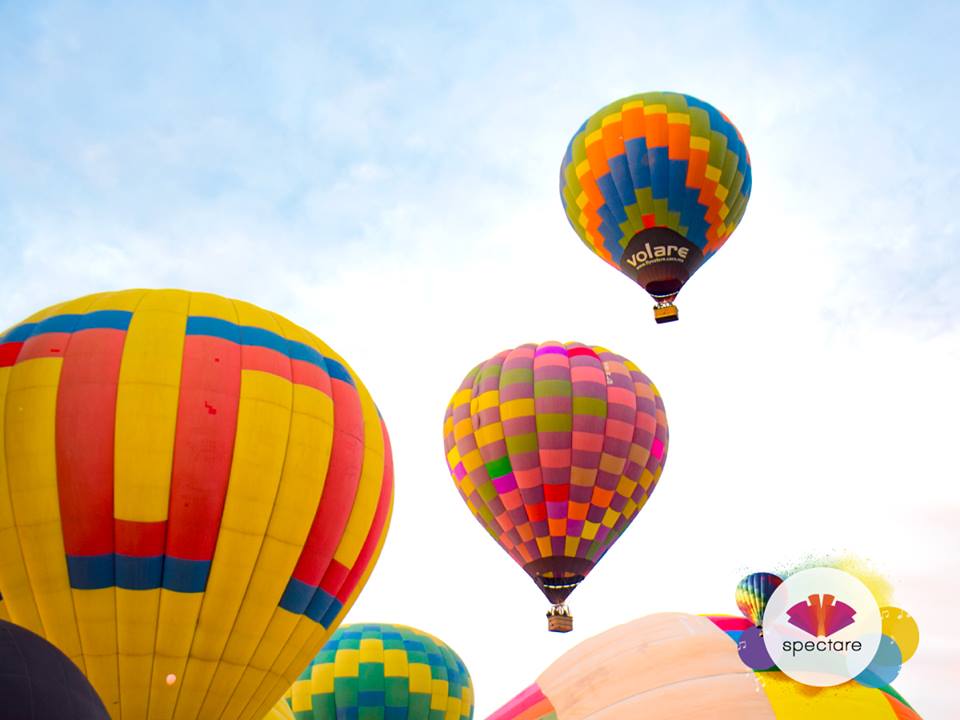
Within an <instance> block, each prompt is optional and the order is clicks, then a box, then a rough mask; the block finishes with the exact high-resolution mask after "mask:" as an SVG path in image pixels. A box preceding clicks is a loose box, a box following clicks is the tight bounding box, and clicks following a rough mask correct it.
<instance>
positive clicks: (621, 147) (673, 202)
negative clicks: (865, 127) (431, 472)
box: [560, 92, 752, 323]
mask: <svg viewBox="0 0 960 720" xmlns="http://www.w3.org/2000/svg"><path fill="white" fill-rule="evenodd" d="M751 182H752V181H751V171H750V155H749V154H748V153H747V148H746V145H744V143H743V138H742V137H741V136H740V133H739V132H738V131H737V129H736V128H735V127H734V126H733V123H731V122H730V120H729V119H728V118H727V116H726V115H724V114H723V113H721V112H720V111H719V110H717V109H716V108H715V107H713V106H712V105H710V104H708V103H705V102H703V101H702V100H698V99H697V98H695V97H691V96H690V95H681V94H680V93H673V92H650V93H641V94H639V95H631V96H629V97H625V98H621V99H620V100H617V101H616V102H614V103H611V104H610V105H607V106H606V107H604V108H602V109H601V110H599V111H597V112H596V113H594V114H593V115H591V116H590V117H589V118H588V119H587V121H586V122H585V123H584V124H583V125H582V126H581V127H580V129H579V130H578V131H577V132H576V134H575V135H574V136H573V139H572V140H571V141H570V144H569V146H568V147H567V152H566V154H565V155H564V158H563V163H562V164H561V167H560V197H561V199H562V201H563V206H564V209H565V211H566V214H567V218H568V219H569V221H570V224H571V225H572V226H573V229H574V230H575V231H576V232H577V235H579V236H580V239H581V240H583V242H584V244H586V246H587V247H588V248H590V250H591V251H592V252H594V253H595V254H596V255H599V256H600V257H601V258H603V260H605V261H606V262H607V263H609V264H610V265H612V266H613V267H615V268H617V269H618V270H620V271H621V272H622V273H624V274H625V275H626V276H627V277H629V278H630V279H631V280H633V281H635V282H636V283H637V284H639V285H640V286H641V287H643V288H644V290H646V291H647V292H648V293H649V294H650V295H651V297H653V299H654V300H655V301H656V303H657V304H656V306H655V307H654V317H655V318H656V320H657V322H658V323H664V322H670V321H672V320H676V319H677V318H678V315H677V309H676V307H675V306H674V305H673V301H674V300H675V299H676V297H677V293H679V292H680V289H681V288H682V287H683V285H684V283H686V282H687V280H689V279H690V277H691V276H692V275H693V273H695V272H696V271H697V269H698V268H699V267H700V266H701V265H703V263H705V262H706V261H707V260H708V259H709V258H710V257H712V256H713V254H714V253H715V252H716V251H717V250H719V249H720V247H721V246H722V245H723V244H724V243H725V242H726V241H727V239H728V238H729V237H730V235H731V233H733V231H734V230H735V229H736V227H737V225H738V224H739V222H740V220H741V218H742V217H743V213H744V210H745V209H746V207H747V201H748V200H749V198H750V189H751Z"/></svg>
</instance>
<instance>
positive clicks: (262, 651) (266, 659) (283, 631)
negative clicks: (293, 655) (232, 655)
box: [250, 607, 303, 669]
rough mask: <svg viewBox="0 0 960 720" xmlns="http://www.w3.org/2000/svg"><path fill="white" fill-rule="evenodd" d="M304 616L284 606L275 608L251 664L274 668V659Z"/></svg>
mask: <svg viewBox="0 0 960 720" xmlns="http://www.w3.org/2000/svg"><path fill="white" fill-rule="evenodd" d="M302 617H303V616H302V615H294V614H293V613H292V612H290V611H289V610H284V609H283V608H282V607H276V608H274V609H273V617H272V618H270V623H269V624H268V625H267V629H266V631H265V632H264V634H263V637H262V638H260V643H259V645H257V650H256V652H254V654H253V657H252V658H251V659H250V664H251V665H254V666H256V667H258V668H264V669H266V668H272V667H273V666H274V661H275V660H276V659H277V656H279V655H280V652H281V651H282V650H283V647H284V646H285V645H287V644H288V642H289V640H290V636H291V635H292V633H293V632H294V629H295V628H296V627H297V624H298V623H299V622H300V619H301V618H302Z"/></svg>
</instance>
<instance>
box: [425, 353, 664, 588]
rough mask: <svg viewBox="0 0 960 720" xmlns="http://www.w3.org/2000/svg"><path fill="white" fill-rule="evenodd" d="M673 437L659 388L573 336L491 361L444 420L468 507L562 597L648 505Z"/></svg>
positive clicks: (466, 383)
mask: <svg viewBox="0 0 960 720" xmlns="http://www.w3.org/2000/svg"><path fill="white" fill-rule="evenodd" d="M667 435H668V433H667V419H666V414H665V412H664V408H663V401H662V400H661V398H660V393H659V392H657V388H656V387H655V386H654V385H653V383H652V382H650V379H649V378H648V377H647V376H646V375H644V374H643V373H642V372H641V371H640V369H639V368H638V367H637V366H636V365H634V364H633V363H632V362H630V361H629V360H627V359H626V358H623V357H621V356H620V355H617V354H616V353H613V352H610V351H609V350H605V349H604V348H600V347H591V346H587V345H581V344H579V343H573V342H571V343H566V344H561V343H557V342H546V343H543V344H541V345H535V344H528V345H521V346H520V347H517V348H514V349H512V350H505V351H503V352H501V353H498V354H497V355H495V356H493V357H492V358H490V359H489V360H486V361H484V362H483V363H481V364H480V365H478V366H477V367H475V368H474V369H473V370H471V371H470V372H469V373H468V374H467V376H466V378H464V380H463V383H462V384H461V385H460V388H459V389H458V390H457V392H456V393H455V394H454V396H453V399H452V400H451V401H450V404H449V405H448V406H447V412H446V417H445V419H444V443H445V448H446V453H447V463H448V465H449V468H450V472H451V474H452V475H453V479H454V482H455V483H456V486H457V489H458V490H459V491H460V494H461V495H462V497H463V499H464V501H465V502H466V503H467V506H468V507H469V508H470V510H471V512H472V513H473V514H474V515H475V516H476V518H477V519H478V520H479V521H480V523H481V524H482V525H483V527H484V528H485V529H486V531H487V532H488V533H489V534H490V535H491V536H492V537H493V538H494V540H496V541H497V542H498V543H499V544H500V545H501V547H503V549H504V550H506V551H507V553H508V554H509V555H510V557H512V558H513V559H514V561H516V562H517V563H518V564H519V565H520V566H521V567H523V568H524V570H526V572H527V573H528V574H529V575H530V576H531V577H532V578H533V580H534V581H535V582H536V583H537V585H538V586H539V587H540V589H541V590H542V591H543V593H544V594H545V595H546V596H547V598H548V599H549V600H550V601H551V602H553V603H556V604H559V603H563V602H564V600H565V599H566V598H567V596H568V595H569V594H570V593H571V592H572V591H573V589H574V588H575V587H576V586H577V585H578V584H579V583H580V582H581V581H582V580H583V579H584V577H586V575H587V574H588V573H589V572H590V571H591V570H592V569H593V567H594V565H595V564H596V563H597V562H598V561H599V560H600V558H601V557H603V555H604V553H606V552H607V550H609V549H610V547H611V546H612V545H613V543H614V542H615V541H616V540H617V538H619V537H620V535H621V533H623V531H624V530H626V528H627V526H628V525H630V523H631V522H632V521H633V520H634V518H636V516H637V513H638V512H639V511H640V509H641V508H642V507H643V506H644V504H645V503H646V502H647V499H648V498H649V497H650V494H651V493H652V492H653V490H654V488H655V487H656V485H657V481H658V479H659V477H660V473H661V471H662V469H663V464H664V462H665V461H666V458H667V441H668V438H667Z"/></svg>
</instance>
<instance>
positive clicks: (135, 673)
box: [113, 290, 189, 717]
mask: <svg viewBox="0 0 960 720" xmlns="http://www.w3.org/2000/svg"><path fill="white" fill-rule="evenodd" d="M188 300H189V294H188V293H185V292H183V291H179V290H164V291H153V292H148V293H145V294H144V295H143V296H142V298H141V299H140V301H139V302H138V304H137V306H136V312H135V313H134V315H133V317H132V318H131V321H130V327H129V329H128V330H127V336H126V340H125V341H124V349H123V358H122V360H121V362H120V376H119V381H118V384H117V410H116V423H115V432H114V437H115V445H114V488H113V499H114V517H115V518H117V519H118V520H130V521H136V522H162V521H165V520H166V519H167V512H168V505H169V498H170V471H171V467H172V463H173V444H174V435H175V432H176V423H177V406H178V403H179V397H180V371H181V365H182V363H183V342H184V338H183V336H184V330H185V327H186V316H187V308H188ZM116 598H117V624H118V627H119V628H120V632H119V638H118V639H119V653H120V658H119V668H120V688H121V698H120V700H121V708H122V712H123V715H124V716H125V717H139V716H144V715H146V712H147V707H148V702H149V697H150V686H151V677H152V666H153V652H154V647H155V642H156V634H157V622H158V612H159V607H160V590H159V589H154V590H125V589H122V588H117V591H116Z"/></svg>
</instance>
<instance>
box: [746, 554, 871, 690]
mask: <svg viewBox="0 0 960 720" xmlns="http://www.w3.org/2000/svg"><path fill="white" fill-rule="evenodd" d="M840 598H842V600H841V599H840ZM881 636H882V631H881V618H880V608H879V607H877V602H876V600H875V599H874V597H873V593H871V592H870V590H869V589H868V588H867V587H866V586H865V585H864V584H863V583H862V582H860V580H858V579H857V578H855V577H854V576H853V575H850V574H849V573H845V572H843V571H842V570H836V569H834V568H813V569H811V570H803V571H801V572H798V573H795V574H794V575H791V576H789V577H788V578H787V579H786V580H785V581H784V582H783V584H782V585H780V586H779V587H778V588H777V589H776V590H775V591H774V593H773V595H771V596H770V600H769V602H768V603H767V607H766V610H765V611H764V613H763V643H764V645H765V646H766V649H767V652H768V653H769V655H770V658H771V660H772V661H773V662H774V663H775V664H776V665H777V667H779V668H780V670H782V671H783V672H784V673H786V674H787V675H789V676H790V677H792V678H793V679H794V680H797V681H798V682H802V683H804V684H806V685H816V686H819V687H827V686H831V685H839V684H841V683H844V682H847V681H848V680H850V679H852V678H854V677H856V676H857V675H859V674H860V673H861V672H862V671H863V670H864V669H865V668H866V667H867V666H868V665H869V664H870V661H871V660H872V659H873V657H874V655H876V652H877V648H878V646H879V643H880V638H881Z"/></svg>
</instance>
